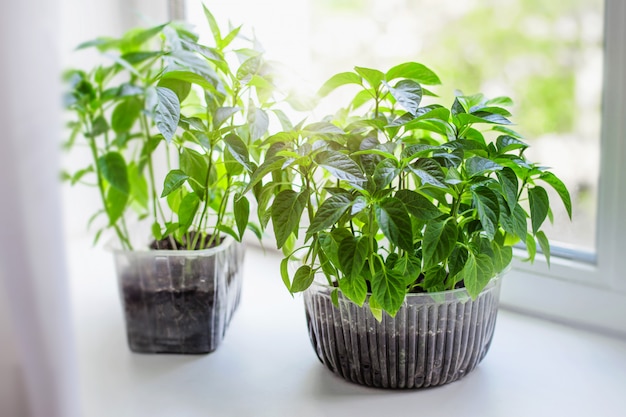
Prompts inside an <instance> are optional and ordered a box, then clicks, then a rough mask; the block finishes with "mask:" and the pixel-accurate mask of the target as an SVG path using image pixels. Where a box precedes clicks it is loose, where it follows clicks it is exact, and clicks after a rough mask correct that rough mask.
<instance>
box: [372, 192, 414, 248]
mask: <svg viewBox="0 0 626 417" xmlns="http://www.w3.org/2000/svg"><path fill="white" fill-rule="evenodd" d="M374 207H375V210H376V221H377V222H378V225H379V227H380V230H382V232H383V233H384V234H385V237H386V238H387V239H389V241H390V242H391V243H393V244H394V245H396V246H398V247H399V248H401V249H404V250H407V251H412V250H413V228H412V226H411V218H410V217H409V214H408V212H407V210H406V208H405V206H404V204H403V203H402V201H400V200H398V199H397V198H393V197H387V198H385V199H384V200H382V201H381V202H380V203H378V204H376V205H375V206H374Z"/></svg>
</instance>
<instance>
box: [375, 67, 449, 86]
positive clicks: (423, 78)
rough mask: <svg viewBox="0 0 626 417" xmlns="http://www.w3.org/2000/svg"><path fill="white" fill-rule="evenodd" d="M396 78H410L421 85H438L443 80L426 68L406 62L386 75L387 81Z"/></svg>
mask: <svg viewBox="0 0 626 417" xmlns="http://www.w3.org/2000/svg"><path fill="white" fill-rule="evenodd" d="M395 78H410V79H412V80H415V81H417V82H418V83H420V84H425V85H437V84H441V80H439V77H438V76H437V74H435V73H434V72H433V71H432V70H431V69H429V68H427V67H426V66H424V65H422V64H419V63H417V62H405V63H403V64H400V65H396V66H395V67H393V68H391V69H390V70H389V71H387V74H385V79H386V80H387V81H391V80H393V79H395Z"/></svg>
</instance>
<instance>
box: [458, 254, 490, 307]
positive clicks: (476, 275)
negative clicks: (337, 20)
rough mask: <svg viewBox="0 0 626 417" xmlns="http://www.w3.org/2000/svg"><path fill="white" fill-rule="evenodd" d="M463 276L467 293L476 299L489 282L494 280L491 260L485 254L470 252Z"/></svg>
mask: <svg viewBox="0 0 626 417" xmlns="http://www.w3.org/2000/svg"><path fill="white" fill-rule="evenodd" d="M462 274H463V281H464V283H465V288H466V289H467V292H468V293H469V295H470V296H471V297H472V299H476V297H478V295H479V294H480V292H481V291H482V290H483V289H484V288H485V286H486V285H487V284H488V283H489V280H490V279H491V278H493V264H492V261H491V258H489V256H487V255H485V254H483V253H479V254H474V253H473V252H470V253H469V258H468V259H467V263H466V264H465V268H463V272H462Z"/></svg>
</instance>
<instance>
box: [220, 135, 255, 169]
mask: <svg viewBox="0 0 626 417" xmlns="http://www.w3.org/2000/svg"><path fill="white" fill-rule="evenodd" d="M224 143H226V146H227V147H228V150H229V151H230V153H231V155H232V156H233V158H235V160H236V161H237V162H239V163H240V164H241V165H242V166H243V167H244V168H246V169H247V170H248V171H251V170H252V168H251V167H250V156H249V154H248V147H247V146H246V144H245V143H244V141H243V140H241V138H240V137H239V136H237V135H235V134H234V133H229V134H228V135H226V136H225V137H224Z"/></svg>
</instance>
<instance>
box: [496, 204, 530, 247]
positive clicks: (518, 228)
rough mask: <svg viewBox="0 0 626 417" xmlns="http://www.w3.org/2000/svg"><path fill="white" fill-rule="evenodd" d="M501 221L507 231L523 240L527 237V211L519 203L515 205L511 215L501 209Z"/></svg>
mask: <svg viewBox="0 0 626 417" xmlns="http://www.w3.org/2000/svg"><path fill="white" fill-rule="evenodd" d="M500 223H501V224H502V228H503V229H504V231H505V232H507V233H510V234H512V235H514V236H517V237H519V238H520V239H521V240H525V239H526V233H527V223H526V212H525V211H524V209H523V208H522V206H520V205H519V204H516V205H515V208H514V209H513V210H512V212H511V214H510V215H509V214H508V213H507V212H506V211H505V210H501V211H500Z"/></svg>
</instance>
